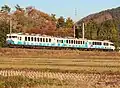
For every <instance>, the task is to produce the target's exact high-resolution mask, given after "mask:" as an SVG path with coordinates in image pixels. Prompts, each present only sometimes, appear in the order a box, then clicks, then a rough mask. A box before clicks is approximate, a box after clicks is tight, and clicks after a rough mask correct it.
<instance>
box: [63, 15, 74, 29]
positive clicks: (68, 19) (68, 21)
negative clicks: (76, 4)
mask: <svg viewBox="0 0 120 88" xmlns="http://www.w3.org/2000/svg"><path fill="white" fill-rule="evenodd" d="M73 25H74V22H73V20H72V19H71V18H70V17H68V18H67V19H66V22H65V27H66V28H72V27H73Z"/></svg>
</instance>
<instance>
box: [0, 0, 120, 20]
mask: <svg viewBox="0 0 120 88" xmlns="http://www.w3.org/2000/svg"><path fill="white" fill-rule="evenodd" d="M4 4H7V5H9V6H10V7H11V8H14V6H15V5H16V4H19V5H20V6H21V7H22V8H25V7H27V6H34V7H35V8H36V9H38V10H40V11H43V12H45V13H47V14H56V16H57V17H60V16H63V17H65V18H67V17H71V18H72V19H73V20H74V21H77V20H80V19H81V18H83V17H85V16H88V15H90V14H93V13H96V12H100V11H102V10H106V9H111V8H116V7H119V6H120V0H0V7H1V6H3V5H4ZM12 11H14V9H12Z"/></svg>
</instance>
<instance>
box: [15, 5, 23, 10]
mask: <svg viewBox="0 0 120 88" xmlns="http://www.w3.org/2000/svg"><path fill="white" fill-rule="evenodd" d="M15 8H16V10H19V11H23V8H21V7H20V6H19V5H18V4H17V5H16V6H15Z"/></svg>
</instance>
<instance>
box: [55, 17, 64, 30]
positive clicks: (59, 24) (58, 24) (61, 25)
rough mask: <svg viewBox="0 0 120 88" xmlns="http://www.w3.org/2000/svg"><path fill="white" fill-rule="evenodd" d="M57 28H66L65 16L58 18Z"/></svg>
mask: <svg viewBox="0 0 120 88" xmlns="http://www.w3.org/2000/svg"><path fill="white" fill-rule="evenodd" d="M56 26H57V28H62V27H65V19H64V18H63V16H61V17H60V18H58V20H57V25H56Z"/></svg>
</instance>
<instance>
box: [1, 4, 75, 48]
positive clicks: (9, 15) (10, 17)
mask: <svg viewBox="0 0 120 88" xmlns="http://www.w3.org/2000/svg"><path fill="white" fill-rule="evenodd" d="M14 8H15V11H11V9H13V8H10V7H9V6H8V5H4V6H2V7H1V9H0V46H4V45H5V38H6V34H7V33H9V32H10V27H11V29H12V32H13V33H18V32H22V33H35V34H43V35H44V34H45V35H51V36H61V37H65V36H73V30H72V27H73V24H74V22H73V20H72V19H71V18H70V17H68V18H64V17H62V16H61V17H59V18H56V15H55V14H46V13H44V12H41V11H40V10H37V9H35V8H34V7H32V6H29V7H26V8H22V7H21V6H19V5H16V6H15V7H14ZM10 24H11V26H10Z"/></svg>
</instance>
